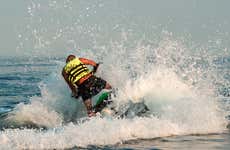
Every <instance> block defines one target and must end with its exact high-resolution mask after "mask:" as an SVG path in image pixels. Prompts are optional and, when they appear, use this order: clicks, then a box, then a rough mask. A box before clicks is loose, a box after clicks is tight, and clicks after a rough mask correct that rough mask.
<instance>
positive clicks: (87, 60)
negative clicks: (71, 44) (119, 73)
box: [79, 58, 99, 73]
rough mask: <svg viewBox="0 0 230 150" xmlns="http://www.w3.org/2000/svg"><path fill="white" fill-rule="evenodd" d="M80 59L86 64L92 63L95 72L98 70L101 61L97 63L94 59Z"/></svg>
mask: <svg viewBox="0 0 230 150" xmlns="http://www.w3.org/2000/svg"><path fill="white" fill-rule="evenodd" d="M79 60H80V61H81V62H82V63H84V64H86V65H91V66H93V73H95V72H96V71H97V68H98V66H99V63H96V62H95V61H93V60H90V59H86V58H79Z"/></svg>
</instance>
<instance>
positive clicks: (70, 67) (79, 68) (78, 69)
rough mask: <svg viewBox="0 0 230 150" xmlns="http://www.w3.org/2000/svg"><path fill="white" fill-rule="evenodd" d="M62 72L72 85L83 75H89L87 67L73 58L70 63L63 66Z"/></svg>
mask: <svg viewBox="0 0 230 150" xmlns="http://www.w3.org/2000/svg"><path fill="white" fill-rule="evenodd" d="M64 70H65V72H66V74H68V80H69V81H70V82H71V83H73V84H74V83H76V82H77V81H78V80H80V79H81V78H82V77H84V76H85V75H88V74H90V73H91V71H90V70H89V69H88V68H87V66H86V65H85V64H83V63H82V62H81V61H80V60H79V59H78V58H75V59H73V60H71V61H70V62H68V63H67V64H66V65H65V67H64Z"/></svg>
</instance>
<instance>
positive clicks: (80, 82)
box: [62, 55, 112, 117]
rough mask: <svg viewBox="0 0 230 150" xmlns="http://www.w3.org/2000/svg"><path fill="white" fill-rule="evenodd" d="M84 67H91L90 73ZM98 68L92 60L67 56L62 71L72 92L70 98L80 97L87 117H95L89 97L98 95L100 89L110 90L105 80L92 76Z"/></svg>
mask: <svg viewBox="0 0 230 150" xmlns="http://www.w3.org/2000/svg"><path fill="white" fill-rule="evenodd" d="M86 65H91V66H93V71H90V70H89V69H88V68H87V66H86ZM98 66H99V64H98V63H96V62H94V61H93V60H89V59H86V58H77V57H76V56H75V55H69V56H68V57H67V59H66V65H65V66H64V68H63V70H62V76H63V77H64V79H65V81H66V82H67V84H68V85H69V88H70V89H71V91H72V97H75V98H78V97H79V96H81V97H82V99H83V102H84V104H85V107H86V109H87V113H88V116H89V117H91V116H95V112H94V111H93V107H92V101H91V97H93V96H94V95H96V94H98V93H99V92H100V91H101V90H102V89H111V88H112V87H111V86H110V84H109V83H107V82H106V81H105V80H103V79H101V78H99V77H96V76H95V75H94V73H95V72H96V71H97V68H98Z"/></svg>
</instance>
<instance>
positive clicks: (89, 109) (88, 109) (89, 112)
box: [84, 99, 96, 117]
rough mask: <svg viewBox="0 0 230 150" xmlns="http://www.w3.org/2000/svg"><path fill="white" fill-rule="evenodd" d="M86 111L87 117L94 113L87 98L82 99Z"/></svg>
mask: <svg viewBox="0 0 230 150" xmlns="http://www.w3.org/2000/svg"><path fill="white" fill-rule="evenodd" d="M84 104H85V107H86V110H87V113H88V116H89V117H92V116H95V115H96V114H95V113H94V112H93V106H92V101H91V99H87V100H85V101H84Z"/></svg>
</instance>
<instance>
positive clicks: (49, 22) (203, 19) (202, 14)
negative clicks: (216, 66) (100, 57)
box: [0, 0, 230, 56]
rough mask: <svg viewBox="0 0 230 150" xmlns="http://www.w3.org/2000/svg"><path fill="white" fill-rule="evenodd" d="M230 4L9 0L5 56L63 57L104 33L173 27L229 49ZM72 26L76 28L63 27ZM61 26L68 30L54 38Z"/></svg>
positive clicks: (1, 29) (3, 8) (0, 29)
mask: <svg viewBox="0 0 230 150" xmlns="http://www.w3.org/2000/svg"><path fill="white" fill-rule="evenodd" d="M229 6H230V1H229V0H221V1H220V0H202V1H201V0H190V1H185V0H173V1H171V0H142V1H140V0H126V1H124V0H110V1H108V0H58V1H55V0H16V1H15V0H5V1H2V2H1V5H0V20H1V22H0V33H1V34H0V41H1V42H0V56H7V55H13V56H20V55H33V54H34V52H36V53H37V54H42V55H43V54H47V52H50V53H55V54H56V55H63V54H64V53H66V52H65V51H66V50H68V49H71V48H76V46H73V45H77V47H84V48H85V47H86V48H87V47H89V48H90V47H91V46H92V45H90V43H91V42H92V40H95V39H97V38H98V37H101V36H104V38H102V39H104V40H105V39H108V38H113V37H116V36H117V35H116V32H115V31H117V28H118V29H119V31H121V30H125V31H127V32H128V31H130V30H132V32H135V34H137V35H141V34H146V35H148V34H149V33H151V35H150V36H149V37H148V38H150V39H151V38H155V35H154V34H157V32H158V31H159V32H161V31H162V30H167V31H169V32H172V33H173V34H174V35H175V36H191V37H192V38H191V39H192V40H193V41H194V42H197V43H202V42H207V41H208V40H215V39H216V40H217V41H222V43H223V45H224V46H225V47H227V48H229V46H230V42H229V41H230V40H229V38H230V35H229V33H230V28H229V26H230V13H229ZM29 8H31V9H29ZM29 10H32V11H29ZM76 24H77V25H76ZM67 27H69V28H71V27H73V30H74V31H71V30H70V29H68V30H64V31H63V29H66V28H67ZM156 28H157V29H156ZM61 30H62V31H63V32H65V33H63V32H62V33H61V37H58V39H57V40H54V38H55V37H56V36H57V35H58V33H57V32H60V31H61ZM83 30H84V31H85V32H83ZM99 30H100V31H99ZM70 31H71V32H70ZM92 36H94V37H92ZM70 41H73V43H72V45H71V44H69V42H70Z"/></svg>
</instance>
